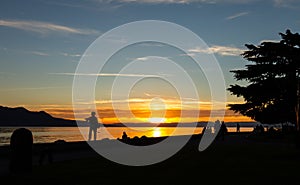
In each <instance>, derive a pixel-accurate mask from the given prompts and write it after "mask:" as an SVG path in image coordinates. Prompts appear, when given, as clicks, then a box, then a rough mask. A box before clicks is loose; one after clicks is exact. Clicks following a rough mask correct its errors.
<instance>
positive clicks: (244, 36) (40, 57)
mask: <svg viewBox="0 0 300 185" xmlns="http://www.w3.org/2000/svg"><path fill="white" fill-rule="evenodd" d="M0 5H1V6H0V56H1V57H0V86H1V89H0V104H1V105H6V106H19V105H22V106H25V107H29V108H32V109H39V108H44V107H47V105H48V107H49V106H50V105H53V106H54V105H61V106H63V105H70V104H71V96H72V81H73V78H72V76H71V75H62V74H65V73H74V72H75V70H76V67H77V64H78V62H79V60H80V57H81V56H82V54H83V53H84V51H85V50H86V49H87V47H88V46H89V45H90V44H91V43H92V42H93V41H94V40H95V39H96V38H97V37H98V36H100V35H101V34H103V33H105V32H106V31H109V30H110V29H112V28H115V27H117V26H120V25H122V24H125V23H129V22H132V21H138V20H163V21H169V22H174V23H176V24H179V25H182V26H184V27H186V28H188V29H190V30H191V31H193V32H194V33H196V34H198V35H199V37H201V38H202V39H203V40H204V41H205V42H206V43H207V44H208V45H209V47H210V52H212V53H214V54H215V56H216V57H217V59H218V61H219V62H220V65H221V67H222V70H223V73H224V75H225V81H226V85H227V86H229V85H230V84H233V83H235V81H234V79H233V77H232V76H233V75H232V74H231V73H230V72H229V71H230V70H232V69H237V68H242V67H243V66H244V65H245V64H246V62H245V61H244V60H243V59H242V58H241V57H240V55H239V54H240V53H241V52H242V51H243V50H244V49H245V47H244V44H246V43H253V44H258V43H260V42H261V41H262V40H279V35H278V33H279V32H284V31H285V30H286V29H288V28H289V29H291V30H292V31H293V32H299V30H300V1H298V0H286V1H284V0H265V1H263V0H241V1H239V0H224V1H221V0H139V1H138V0H86V1H79V0H74V1H66V0H53V1H46V0H27V1H21V0H19V1H18V0H3V1H1V3H0ZM194 52H197V51H194ZM123 57H124V56H123ZM108 81H109V80H108ZM107 83H108V82H107ZM240 100H241V99H236V98H235V97H233V96H230V95H229V94H228V101H229V102H235V101H240Z"/></svg>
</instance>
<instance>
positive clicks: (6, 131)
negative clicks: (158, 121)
mask: <svg viewBox="0 0 300 185" xmlns="http://www.w3.org/2000/svg"><path fill="white" fill-rule="evenodd" d="M15 129H17V127H14V128H8V127H4V128H0V146H3V145H9V142H10V137H11V135H12V132H13V131H14V130H15ZM28 129H29V130H31V132H32V134H33V138H34V143H51V142H54V141H57V140H65V141H67V142H72V141H84V140H85V138H87V135H88V130H89V128H88V127H81V128H80V129H81V132H80V130H79V128H78V127H28ZM102 129H104V128H100V129H98V135H97V140H102V139H105V138H108V139H117V138H121V137H122V133H123V131H125V132H126V133H127V135H128V136H129V137H134V136H138V137H141V136H143V135H145V136H147V137H161V136H171V135H173V131H174V129H176V127H132V128H128V127H107V128H105V129H107V131H108V132H109V133H110V135H109V134H104V132H101V131H102ZM177 129H179V132H177V134H176V135H188V134H191V133H193V128H189V127H181V128H177ZM202 130H203V128H202V127H198V128H196V129H195V130H194V134H199V133H201V132H202ZM235 130H236V129H235V128H234V127H228V131H229V132H235ZM252 130H253V128H251V127H241V132H247V131H252ZM82 134H83V135H82Z"/></svg>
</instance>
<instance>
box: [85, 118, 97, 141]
mask: <svg viewBox="0 0 300 185" xmlns="http://www.w3.org/2000/svg"><path fill="white" fill-rule="evenodd" d="M95 115H96V113H95V112H91V117H89V118H85V120H86V121H87V122H88V124H90V129H89V141H91V138H92V132H94V140H95V141H96V140H97V129H98V127H99V123H98V119H97V117H96V116H95Z"/></svg>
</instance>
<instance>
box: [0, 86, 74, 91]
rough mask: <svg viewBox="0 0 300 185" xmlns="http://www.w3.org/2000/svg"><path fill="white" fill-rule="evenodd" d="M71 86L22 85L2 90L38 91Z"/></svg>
mask: <svg viewBox="0 0 300 185" xmlns="http://www.w3.org/2000/svg"><path fill="white" fill-rule="evenodd" d="M62 88H69V87H65V86H54V87H20V88H12V89H1V90H0V92H10V91H37V90H49V89H62Z"/></svg>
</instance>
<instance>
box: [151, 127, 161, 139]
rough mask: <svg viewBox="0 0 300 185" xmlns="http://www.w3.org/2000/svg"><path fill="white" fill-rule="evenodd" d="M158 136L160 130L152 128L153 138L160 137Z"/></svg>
mask: <svg viewBox="0 0 300 185" xmlns="http://www.w3.org/2000/svg"><path fill="white" fill-rule="evenodd" d="M160 136H161V131H160V128H154V130H153V137H160Z"/></svg>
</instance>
